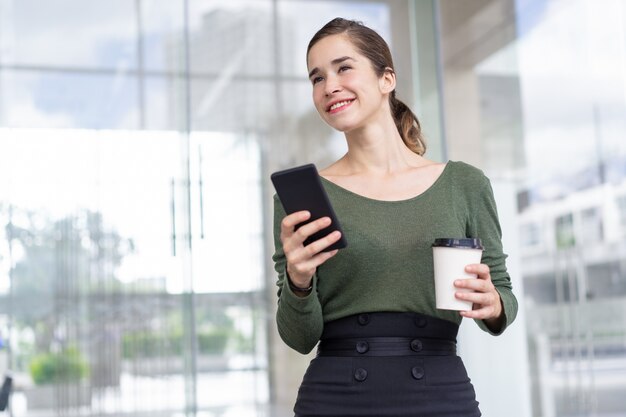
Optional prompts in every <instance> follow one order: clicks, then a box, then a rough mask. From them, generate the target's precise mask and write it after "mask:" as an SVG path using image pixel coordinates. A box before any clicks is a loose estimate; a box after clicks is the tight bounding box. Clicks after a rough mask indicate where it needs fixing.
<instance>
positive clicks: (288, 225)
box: [280, 210, 311, 234]
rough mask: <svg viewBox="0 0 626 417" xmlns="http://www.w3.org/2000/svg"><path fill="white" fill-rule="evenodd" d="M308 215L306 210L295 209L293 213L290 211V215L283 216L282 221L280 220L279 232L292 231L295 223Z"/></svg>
mask: <svg viewBox="0 0 626 417" xmlns="http://www.w3.org/2000/svg"><path fill="white" fill-rule="evenodd" d="M310 217H311V213H310V212H308V211H306V210H302V211H296V212H295V213H291V214H290V215H288V216H285V217H284V218H283V220H282V222H280V230H281V234H282V233H283V232H285V233H289V232H291V233H293V229H294V228H295V227H296V225H298V224H300V223H302V222H303V221H306V220H308V219H309V218H310Z"/></svg>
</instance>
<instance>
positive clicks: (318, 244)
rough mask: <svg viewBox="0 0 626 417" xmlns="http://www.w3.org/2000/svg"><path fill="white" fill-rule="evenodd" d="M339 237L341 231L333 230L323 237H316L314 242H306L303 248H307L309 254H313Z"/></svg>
mask: <svg viewBox="0 0 626 417" xmlns="http://www.w3.org/2000/svg"><path fill="white" fill-rule="evenodd" d="M340 238H341V232H339V231H338V230H335V231H334V232H332V233H329V234H327V235H326V236H324V237H323V238H321V239H318V240H316V241H315V242H312V243H310V244H308V245H307V246H306V248H305V249H306V250H307V252H308V253H309V255H310V256H313V255H315V254H317V253H319V252H321V251H323V250H324V249H326V248H327V247H329V246H330V245H332V244H333V243H335V242H337V241H338V240H339V239H340Z"/></svg>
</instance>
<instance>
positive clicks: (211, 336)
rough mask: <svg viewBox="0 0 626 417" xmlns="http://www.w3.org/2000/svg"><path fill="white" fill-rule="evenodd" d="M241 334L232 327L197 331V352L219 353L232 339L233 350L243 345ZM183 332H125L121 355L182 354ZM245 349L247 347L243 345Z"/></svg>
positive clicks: (135, 356) (163, 355)
mask: <svg viewBox="0 0 626 417" xmlns="http://www.w3.org/2000/svg"><path fill="white" fill-rule="evenodd" d="M242 340H243V336H242V335H240V334H239V333H237V332H236V331H235V330H233V329H229V328H220V327H218V328H213V329H210V330H202V331H199V332H198V333H197V341H198V352H199V353H200V354H204V355H220V354H223V353H224V352H225V351H226V347H227V345H228V344H229V342H230V341H232V343H233V345H234V347H235V350H237V351H239V348H240V347H244V346H245V343H242ZM183 346H184V343H183V334H182V333H178V332H177V333H172V334H164V335H163V334H156V333H152V332H147V331H144V332H138V333H133V334H126V335H124V337H123V338H122V356H123V357H124V358H125V359H134V358H156V357H167V356H180V355H182V354H183ZM244 349H247V347H244Z"/></svg>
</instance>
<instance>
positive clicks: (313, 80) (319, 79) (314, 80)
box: [311, 77, 322, 84]
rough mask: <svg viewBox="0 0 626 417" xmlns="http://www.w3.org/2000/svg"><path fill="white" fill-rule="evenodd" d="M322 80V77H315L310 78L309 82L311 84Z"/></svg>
mask: <svg viewBox="0 0 626 417" xmlns="http://www.w3.org/2000/svg"><path fill="white" fill-rule="evenodd" d="M320 81H322V77H315V78H313V79H311V82H312V83H313V84H317V83H318V82H320Z"/></svg>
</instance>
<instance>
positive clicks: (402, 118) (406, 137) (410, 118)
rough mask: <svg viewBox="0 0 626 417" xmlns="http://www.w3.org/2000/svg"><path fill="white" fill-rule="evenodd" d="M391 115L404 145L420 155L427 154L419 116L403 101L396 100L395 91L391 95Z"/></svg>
mask: <svg viewBox="0 0 626 417" xmlns="http://www.w3.org/2000/svg"><path fill="white" fill-rule="evenodd" d="M389 104H390V106H391V114H392V115H393V120H394V122H395V123H396V127H397V128H398V132H399V133H400V136H401V137H402V140H403V141H404V144H405V145H406V146H407V147H408V148H409V149H410V150H412V151H413V152H415V153H416V154H418V155H420V156H421V155H424V153H425V152H426V142H425V141H424V138H423V137H422V128H421V126H420V122H419V120H418V119H417V116H415V114H414V113H413V112H412V111H411V109H409V107H408V106H407V105H406V104H404V103H403V102H402V101H400V100H398V99H397V98H396V92H395V90H394V91H392V92H391V94H390V95H389Z"/></svg>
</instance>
